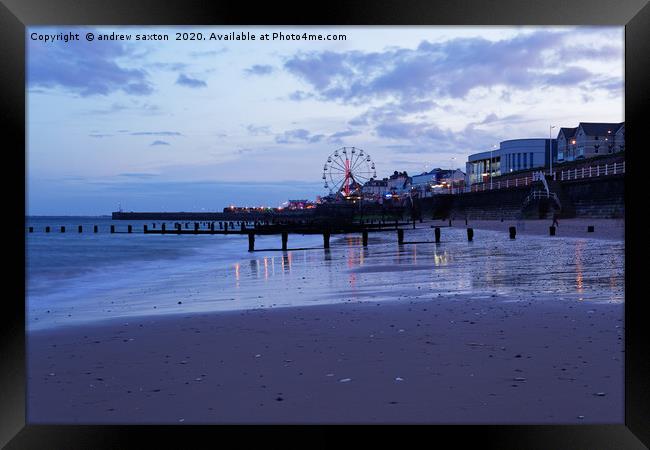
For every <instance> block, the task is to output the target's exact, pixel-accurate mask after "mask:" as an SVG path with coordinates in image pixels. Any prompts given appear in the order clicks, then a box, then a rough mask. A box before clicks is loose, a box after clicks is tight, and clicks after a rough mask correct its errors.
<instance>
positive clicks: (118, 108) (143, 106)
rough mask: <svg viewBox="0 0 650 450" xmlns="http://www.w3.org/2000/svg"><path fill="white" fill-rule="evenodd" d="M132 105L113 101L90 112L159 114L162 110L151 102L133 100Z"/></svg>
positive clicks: (100, 113)
mask: <svg viewBox="0 0 650 450" xmlns="http://www.w3.org/2000/svg"><path fill="white" fill-rule="evenodd" d="M132 103H133V104H132V105H125V104H124V103H117V102H116V103H113V104H111V106H109V107H108V108H103V109H93V110H90V111H89V112H90V113H91V114H99V115H105V114H113V113H119V112H124V111H138V112H146V113H148V114H157V113H159V112H160V107H159V106H158V105H153V104H150V103H140V102H132Z"/></svg>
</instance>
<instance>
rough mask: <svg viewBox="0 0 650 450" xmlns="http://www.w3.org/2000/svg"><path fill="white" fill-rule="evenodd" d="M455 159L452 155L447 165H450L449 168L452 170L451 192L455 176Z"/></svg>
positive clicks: (452, 191)
mask: <svg viewBox="0 0 650 450" xmlns="http://www.w3.org/2000/svg"><path fill="white" fill-rule="evenodd" d="M455 159H456V157H455V156H452V157H451V160H450V161H449V163H450V164H449V165H450V166H451V167H450V170H451V171H452V172H451V174H452V175H451V193H452V194H453V193H454V179H455V178H456V170H455V169H454V160H455Z"/></svg>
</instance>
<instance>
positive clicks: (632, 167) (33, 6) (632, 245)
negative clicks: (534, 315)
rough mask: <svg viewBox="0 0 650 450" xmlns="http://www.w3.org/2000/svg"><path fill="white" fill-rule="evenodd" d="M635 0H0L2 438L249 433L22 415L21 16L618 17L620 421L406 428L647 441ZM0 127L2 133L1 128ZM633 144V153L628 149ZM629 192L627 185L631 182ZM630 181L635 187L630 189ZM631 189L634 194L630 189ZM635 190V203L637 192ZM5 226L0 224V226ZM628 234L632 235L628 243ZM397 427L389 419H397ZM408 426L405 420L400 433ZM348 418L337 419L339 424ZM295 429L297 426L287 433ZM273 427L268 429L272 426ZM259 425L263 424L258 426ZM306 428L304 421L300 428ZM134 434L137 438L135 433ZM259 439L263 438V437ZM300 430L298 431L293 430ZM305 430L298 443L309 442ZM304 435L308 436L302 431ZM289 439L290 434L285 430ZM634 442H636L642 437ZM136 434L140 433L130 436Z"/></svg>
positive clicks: (242, 436)
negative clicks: (622, 126) (70, 422)
mask: <svg viewBox="0 0 650 450" xmlns="http://www.w3.org/2000/svg"><path fill="white" fill-rule="evenodd" d="M647 3H648V1H647V0H624V1H623V0H547V1H545V2H532V1H530V2H522V1H521V0H499V1H494V0H482V1H471V2H470V1H468V0H445V1H436V2H432V1H426V0H409V1H406V0H401V1H393V0H391V1H388V0H375V1H372V0H364V1H355V2H344V1H341V0H336V1H334V0H328V1H324V2H321V3H311V4H307V3H300V4H297V5H292V4H290V3H287V4H283V5H279V4H278V3H276V2H264V3H262V2H260V3H259V4H256V5H254V6H253V5H251V4H250V3H247V2H244V1H232V0H227V1H225V0H217V1H213V2H205V1H199V0H193V1H187V0H186V1H180V0H174V1H164V2H163V1H155V0H112V1H110V2H106V1H101V0H85V1H76V0H1V1H0V48H1V51H0V55H2V58H3V63H2V65H1V68H0V73H1V75H0V76H1V80H2V83H1V84H0V93H1V94H0V111H2V116H1V122H0V123H2V125H3V126H2V128H3V129H4V130H5V140H4V141H3V142H4V145H3V147H4V148H5V161H6V162H5V165H4V168H5V174H4V175H5V176H4V177H3V180H4V183H5V186H4V189H3V192H4V193H5V204H6V203H9V207H8V208H9V209H8V210H7V211H8V213H7V214H6V215H5V221H4V223H3V226H5V227H6V228H9V229H10V230H9V231H10V233H11V236H10V240H9V241H10V242H11V243H12V244H11V245H12V247H11V251H12V256H14V257H15V258H16V259H15V260H13V259H12V260H8V261H11V266H12V270H14V271H15V273H11V274H10V276H11V277H10V280H11V283H10V284H7V285H6V290H5V292H6V293H7V295H6V296H5V297H4V299H3V303H2V313H1V314H0V322H1V326H0V330H1V332H2V340H1V341H0V348H1V351H0V355H2V357H1V362H0V364H1V365H2V370H1V371H0V389H1V391H0V392H1V395H0V408H1V409H2V416H1V419H0V444H1V445H6V448H10V449H28V448H39V449H40V448H78V447H79V448H125V447H130V446H132V445H133V446H135V442H136V441H135V439H136V438H144V439H145V441H144V442H147V443H148V444H149V445H147V446H154V445H152V444H151V443H152V442H155V443H156V444H155V445H156V446H175V447H177V448H188V447H189V448H193V447H196V446H198V442H200V441H195V442H196V443H197V444H195V445H194V444H192V442H193V440H194V439H207V440H205V441H203V442H205V443H206V444H205V445H206V446H215V445H219V443H223V442H225V439H226V438H227V437H229V438H235V439H237V440H239V442H240V443H244V442H246V441H247V440H248V439H250V438H251V437H252V436H256V435H257V434H252V433H250V431H251V430H250V428H251V427H221V426H215V427H208V426H205V427H198V426H173V427H172V426H131V427H127V426H101V427H100V426H36V425H28V424H27V425H26V423H25V422H26V418H25V383H26V376H25V375H26V370H25V322H24V320H25V311H24V301H23V300H24V298H25V286H24V283H21V282H20V280H21V278H22V279H24V277H25V260H24V258H25V256H24V255H25V246H24V244H25V242H24V236H25V234H24V229H25V228H24V225H25V224H24V217H25V210H26V208H25V198H26V197H25V187H24V186H25V183H24V181H25V180H24V179H23V183H19V182H18V181H17V180H11V179H10V177H9V176H8V175H9V174H18V177H19V176H20V174H25V173H26V169H27V168H26V165H25V157H24V156H25V155H24V153H23V152H22V151H21V149H22V150H23V151H24V149H25V92H26V89H25V56H26V55H25V49H26V46H25V36H26V33H25V27H27V26H31V25H56V24H59V25H242V24H247V25H619V26H625V122H626V141H627V148H630V149H632V151H631V152H630V151H628V152H626V153H627V157H626V159H628V160H629V161H628V164H627V167H628V169H627V172H628V173H627V174H626V181H625V186H626V187H625V191H626V199H625V203H626V208H625V235H626V246H625V247H626V258H625V275H626V277H625V292H626V296H625V298H626V303H625V343H626V358H625V424H612V425H580V426H578V425H576V426H566V425H558V426H548V425H543V426H541V425H540V426H514V425H495V426H470V425H459V426H431V427H417V432H418V433H417V434H418V437H420V438H424V439H425V442H427V445H429V444H431V443H434V444H435V443H437V442H442V440H441V439H443V438H450V439H452V441H453V442H454V444H455V446H459V445H460V446H462V444H463V443H465V442H467V441H468V440H472V442H477V443H480V445H481V446H488V447H494V448H501V449H504V448H553V449H557V448H598V449H606V448H612V449H614V448H615V449H623V448H644V447H645V446H647V445H650V427H649V426H648V424H650V414H649V411H650V389H649V388H648V386H649V383H648V380H650V371H649V370H648V369H649V366H650V364H649V362H648V361H649V359H648V358H647V354H648V352H647V350H646V349H645V348H644V346H645V343H646V342H648V336H647V334H648V333H647V329H648V327H647V326H644V325H645V324H644V320H645V318H644V316H643V314H642V313H641V308H642V303H643V301H646V300H645V298H643V297H642V296H640V295H638V296H637V295H633V293H634V292H635V289H634V288H635V287H638V286H639V285H641V284H642V283H643V274H642V273H641V270H642V268H643V267H644V264H643V263H644V260H643V252H642V248H641V245H639V244H640V243H643V235H644V233H643V232H644V229H643V227H644V225H643V220H642V219H643V212H642V209H641V206H640V205H641V204H642V203H643V194H642V192H643V190H642V187H640V185H641V183H642V181H643V180H639V178H638V177H642V176H643V175H642V174H641V170H640V167H643V166H642V164H643V163H644V161H643V158H642V155H641V154H640V152H641V151H643V144H644V140H643V131H645V130H644V125H643V124H642V123H641V120H642V119H641V117H642V113H643V112H644V110H646V109H647V108H646V107H647V105H648V101H649V99H650V95H649V92H650V90H649V87H648V85H649V80H650V73H649V71H648V67H647V65H648V60H649V59H650V58H649V57H648V55H650V5H648V4H647ZM7 137H10V138H11V139H8V140H7ZM637 149H638V150H639V152H638V153H637V152H636V150H637ZM635 193H636V194H635ZM639 193H641V194H639ZM639 196H640V198H641V200H638V201H635V198H637V199H638V198H639ZM639 202H641V203H639ZM5 231H6V230H5ZM637 242H638V243H637ZM252 428H253V429H254V430H255V431H263V432H264V433H265V434H264V439H273V438H274V437H276V438H280V437H281V439H282V440H280V441H275V442H276V443H277V444H278V445H284V444H285V443H287V438H288V436H287V433H285V432H287V431H288V433H290V435H291V436H293V437H294V438H297V439H300V440H302V439H305V438H307V439H314V438H315V436H305V433H304V432H313V433H317V434H318V439H319V444H325V443H327V442H330V443H331V444H332V445H340V444H341V441H340V440H339V439H338V438H335V437H334V435H332V434H331V432H332V431H335V430H336V431H338V430H340V428H339V427H300V429H299V430H298V429H296V427H291V429H290V430H286V428H284V427H260V426H256V427H252ZM403 428H404V427H399V429H400V430H403ZM414 428H415V427H408V430H406V432H407V433H408V434H409V435H410V436H412V433H413V432H414V431H416V430H415V429H414ZM347 429H349V428H347ZM362 429H363V430H364V431H367V432H369V433H368V434H367V435H370V434H372V436H374V438H375V439H376V440H378V441H379V440H381V441H382V442H384V443H389V442H388V441H386V440H385V438H386V437H387V433H391V434H392V433H393V432H394V431H396V428H395V427H372V428H367V427H363V428H362ZM297 431H300V432H301V433H299V434H296V432H297ZM280 432H283V435H282V436H280V435H279V433H280ZM266 433H268V435H267V434H266ZM310 434H312V433H310ZM141 442H142V441H141ZM268 442H269V443H270V442H274V441H271V440H269V441H268ZM297 442H300V441H297ZM302 442H305V444H304V445H310V444H308V443H307V441H302ZM309 442H313V441H309ZM289 443H292V442H289ZM644 444H645V445H644ZM140 445H142V444H140Z"/></svg>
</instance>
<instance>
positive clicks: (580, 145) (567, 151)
mask: <svg viewBox="0 0 650 450" xmlns="http://www.w3.org/2000/svg"><path fill="white" fill-rule="evenodd" d="M557 139H558V157H557V160H558V161H559V162H562V161H575V160H576V159H583V158H591V157H593V156H599V155H606V154H611V153H615V152H621V151H624V150H625V122H619V123H596V122H580V124H579V125H578V126H577V127H576V128H561V129H560V132H559V133H558V138H557Z"/></svg>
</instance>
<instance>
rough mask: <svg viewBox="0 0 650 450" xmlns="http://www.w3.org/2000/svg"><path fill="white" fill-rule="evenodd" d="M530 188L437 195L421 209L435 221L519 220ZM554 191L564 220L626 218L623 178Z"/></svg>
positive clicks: (561, 184)
mask: <svg viewBox="0 0 650 450" xmlns="http://www.w3.org/2000/svg"><path fill="white" fill-rule="evenodd" d="M531 188H532V187H531V186H525V187H519V188H510V189H499V190H494V191H485V192H470V193H464V194H458V195H437V196H434V197H428V198H424V199H421V200H420V207H421V210H422V214H423V216H424V217H429V218H434V219H448V218H451V219H465V218H467V219H474V220H500V219H519V218H522V217H525V215H523V214H522V205H523V202H524V199H525V198H526V196H527V195H528V194H529V193H530V192H531ZM536 189H540V186H536ZM551 189H552V190H553V191H555V192H556V193H557V194H558V197H559V198H560V200H561V202H562V209H563V211H562V214H561V217H564V218H570V217H592V218H623V217H624V215H625V202H624V199H625V197H624V175H612V176H607V177H598V178H591V179H581V180H571V181H558V182H555V183H552V186H551ZM531 218H532V217H531ZM535 218H538V217H535Z"/></svg>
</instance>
